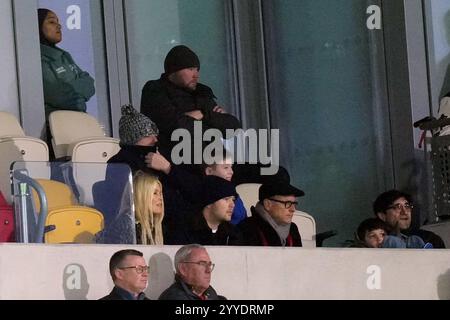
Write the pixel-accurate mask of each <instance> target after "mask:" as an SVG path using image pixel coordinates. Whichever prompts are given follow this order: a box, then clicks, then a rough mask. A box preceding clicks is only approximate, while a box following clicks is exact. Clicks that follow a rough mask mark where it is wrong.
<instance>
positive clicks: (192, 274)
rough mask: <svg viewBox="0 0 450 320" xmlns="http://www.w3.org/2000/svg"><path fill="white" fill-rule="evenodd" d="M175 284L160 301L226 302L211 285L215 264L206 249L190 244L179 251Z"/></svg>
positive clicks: (176, 257) (175, 263)
mask: <svg viewBox="0 0 450 320" xmlns="http://www.w3.org/2000/svg"><path fill="white" fill-rule="evenodd" d="M174 265H175V272H176V273H175V282H174V283H173V284H172V285H171V286H170V287H169V288H167V289H166V290H165V291H164V292H163V293H161V296H160V297H159V300H225V299H226V298H225V297H223V296H220V295H218V294H217V292H216V290H214V288H213V287H212V286H211V285H210V282H211V274H212V271H213V270H214V263H212V262H211V259H210V257H209V254H208V252H207V251H206V249H205V248H204V247H203V246H201V245H199V244H188V245H185V246H183V247H181V248H180V249H178V251H177V253H176V254H175V259H174Z"/></svg>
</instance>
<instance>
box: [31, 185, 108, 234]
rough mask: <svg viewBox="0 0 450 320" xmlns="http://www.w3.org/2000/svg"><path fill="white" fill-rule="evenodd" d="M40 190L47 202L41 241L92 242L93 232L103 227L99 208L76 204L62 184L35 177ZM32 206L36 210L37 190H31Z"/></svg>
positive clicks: (67, 187)
mask: <svg viewBox="0 0 450 320" xmlns="http://www.w3.org/2000/svg"><path fill="white" fill-rule="evenodd" d="M35 180H36V181H37V182H38V183H39V184H40V186H41V187H42V188H43V189H44V192H45V196H46V199H47V204H48V213H47V219H46V222H45V228H46V232H45V234H44V240H45V243H92V242H95V234H96V233H98V232H100V231H101V230H103V227H104V219H103V215H102V214H101V212H100V211H98V210H96V209H94V208H90V207H85V206H79V205H77V201H76V199H75V196H74V194H73V192H72V190H71V189H70V187H69V186H68V185H66V184H65V183H62V182H59V181H55V180H48V179H35ZM32 194H33V200H34V204H35V209H36V211H37V212H39V211H40V203H39V198H38V195H37V192H36V191H35V190H34V189H32Z"/></svg>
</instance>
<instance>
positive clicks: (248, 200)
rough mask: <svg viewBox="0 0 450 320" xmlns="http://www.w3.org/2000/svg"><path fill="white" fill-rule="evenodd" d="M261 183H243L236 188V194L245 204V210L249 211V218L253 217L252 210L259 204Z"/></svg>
mask: <svg viewBox="0 0 450 320" xmlns="http://www.w3.org/2000/svg"><path fill="white" fill-rule="evenodd" d="M260 186H261V184H260V183H242V184H239V185H237V186H236V192H237V193H238V195H239V197H240V198H241V199H242V202H243V203H244V207H245V210H247V216H248V217H250V216H251V215H252V213H251V211H250V208H251V207H252V206H254V205H255V204H256V203H257V202H258V200H259V199H258V194H259V193H258V191H259V187H260Z"/></svg>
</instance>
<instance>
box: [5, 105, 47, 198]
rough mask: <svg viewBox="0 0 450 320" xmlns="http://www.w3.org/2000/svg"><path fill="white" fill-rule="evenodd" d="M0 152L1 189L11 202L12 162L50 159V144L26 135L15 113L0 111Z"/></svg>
mask: <svg viewBox="0 0 450 320" xmlns="http://www.w3.org/2000/svg"><path fill="white" fill-rule="evenodd" d="M0 154H1V156H0V191H1V192H2V193H3V195H4V196H5V199H6V201H7V202H8V203H9V204H11V203H12V199H11V183H10V171H9V170H10V167H11V164H12V163H13V162H15V161H48V146H47V144H46V143H45V142H44V141H42V140H40V139H37V138H34V137H29V136H26V135H25V132H24V131H23V129H22V127H21V126H20V123H19V121H18V120H17V119H16V117H15V116H14V115H12V114H10V113H8V112H4V111H0Z"/></svg>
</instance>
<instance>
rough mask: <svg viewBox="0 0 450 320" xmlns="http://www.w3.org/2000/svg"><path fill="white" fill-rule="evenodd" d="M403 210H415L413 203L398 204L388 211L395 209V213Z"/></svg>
mask: <svg viewBox="0 0 450 320" xmlns="http://www.w3.org/2000/svg"><path fill="white" fill-rule="evenodd" d="M402 208H404V209H406V210H412V208H414V206H413V204H412V203H409V202H406V203H396V204H394V205H392V206H390V207H388V209H394V210H395V211H400V210H401V209H402Z"/></svg>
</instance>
